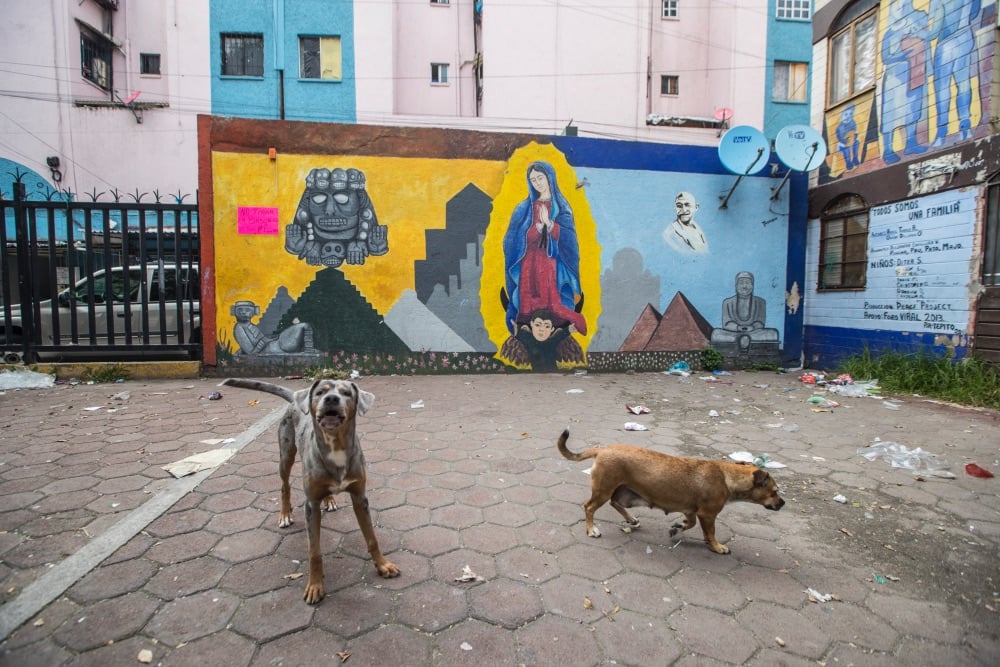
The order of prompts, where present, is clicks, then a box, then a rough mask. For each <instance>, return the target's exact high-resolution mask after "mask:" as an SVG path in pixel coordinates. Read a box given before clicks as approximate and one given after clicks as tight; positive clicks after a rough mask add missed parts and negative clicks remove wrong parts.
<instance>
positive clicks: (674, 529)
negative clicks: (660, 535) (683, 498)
mask: <svg viewBox="0 0 1000 667" xmlns="http://www.w3.org/2000/svg"><path fill="white" fill-rule="evenodd" d="M682 530H684V525H683V524H679V523H675V524H674V525H672V526H670V537H677V533H679V532H681V531H682Z"/></svg>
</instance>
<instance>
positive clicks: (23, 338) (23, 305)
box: [0, 181, 201, 363]
mask: <svg viewBox="0 0 1000 667" xmlns="http://www.w3.org/2000/svg"><path fill="white" fill-rule="evenodd" d="M110 194H111V197H112V199H113V201H99V199H100V197H101V196H102V195H98V194H97V193H95V194H94V195H92V196H91V199H92V201H90V202H78V201H73V197H72V195H71V194H70V193H66V192H50V193H48V196H47V197H46V198H45V199H44V201H32V200H30V198H29V197H27V196H26V193H25V187H24V185H23V184H22V183H21V182H20V181H16V182H15V183H14V198H13V200H9V199H3V198H2V197H0V213H2V218H3V221H4V224H3V226H2V227H0V247H2V248H3V255H2V257H0V269H2V272H0V308H2V312H0V353H2V355H3V359H4V361H6V362H8V363H10V362H16V361H20V360H23V361H25V362H35V361H40V360H45V361H67V360H98V361H113V360H125V359H145V360H163V359H176V358H178V357H181V358H187V359H197V358H200V356H201V308H200V304H201V289H200V279H199V266H198V247H199V244H198V204H197V202H196V203H193V204H185V203H184V199H185V198H186V196H184V195H179V194H178V195H176V196H174V195H171V196H169V197H168V199H170V200H172V201H170V202H166V203H165V202H163V201H161V197H160V195H159V194H158V193H156V192H154V193H153V194H152V195H149V194H147V193H141V194H140V193H138V192H136V193H135V194H129V195H124V196H122V195H121V194H120V193H118V192H117V191H113V192H111V193H110Z"/></svg>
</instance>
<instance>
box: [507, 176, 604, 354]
mask: <svg viewBox="0 0 1000 667" xmlns="http://www.w3.org/2000/svg"><path fill="white" fill-rule="evenodd" d="M527 181H528V196H527V198H526V199H524V201H522V202H521V203H519V204H518V205H517V207H515V209H514V212H513V214H512V215H511V218H510V225H509V226H508V228H507V232H506V234H505V235H504V239H503V251H504V264H505V272H504V273H505V290H506V293H505V297H504V298H505V299H506V303H505V304H504V305H505V306H506V309H507V313H506V322H507V328H508V330H509V331H510V333H511V335H516V334H517V331H518V328H519V327H520V326H521V325H523V324H528V323H529V322H530V318H531V314H532V313H533V312H535V311H536V310H538V309H547V310H549V311H551V313H552V315H553V320H554V324H555V326H556V327H557V328H560V327H566V326H568V325H570V324H572V325H573V327H574V328H575V329H576V330H577V331H579V332H580V333H581V334H586V333H587V321H586V320H585V319H584V317H583V315H581V314H580V313H579V312H578V311H577V308H578V307H580V306H581V305H582V304H581V299H582V291H581V288H580V247H579V244H578V240H577V233H576V224H575V221H574V219H573V211H572V209H571V208H570V206H569V202H568V201H566V198H565V197H564V196H563V194H562V192H560V190H559V186H558V184H557V183H556V174H555V170H554V169H553V168H552V165H550V164H548V163H547V162H533V163H532V164H531V165H530V166H529V167H528V171H527Z"/></svg>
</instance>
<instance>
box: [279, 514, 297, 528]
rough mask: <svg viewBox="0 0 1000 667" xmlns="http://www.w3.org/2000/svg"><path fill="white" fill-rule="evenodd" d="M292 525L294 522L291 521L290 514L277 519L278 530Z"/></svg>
mask: <svg viewBox="0 0 1000 667" xmlns="http://www.w3.org/2000/svg"><path fill="white" fill-rule="evenodd" d="M293 523H295V521H293V520H292V515H291V514H282V515H280V516H279V517H278V528H288V527H289V526H290V525H292V524H293Z"/></svg>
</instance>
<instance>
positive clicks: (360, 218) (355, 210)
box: [285, 168, 389, 267]
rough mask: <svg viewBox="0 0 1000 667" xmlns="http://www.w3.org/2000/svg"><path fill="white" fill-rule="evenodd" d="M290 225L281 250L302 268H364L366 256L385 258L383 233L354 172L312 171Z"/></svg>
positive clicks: (386, 242) (386, 246) (385, 233)
mask: <svg viewBox="0 0 1000 667" xmlns="http://www.w3.org/2000/svg"><path fill="white" fill-rule="evenodd" d="M305 180H306V187H305V190H303V192H302V197H301V199H299V207H298V209H297V210H296V211H295V218H294V220H293V221H292V224H290V225H287V226H286V227H285V250H287V251H288V252H289V253H291V254H293V255H297V256H298V258H299V259H305V260H306V263H308V264H311V265H316V266H320V265H322V266H330V267H338V266H340V265H341V264H343V263H344V262H345V261H346V262H347V263H348V264H364V263H365V258H366V257H368V256H369V255H384V254H386V253H387V252H389V240H388V234H389V233H388V230H387V229H386V227H385V225H380V224H379V223H378V218H377V217H376V215H375V207H374V206H373V205H372V201H371V198H370V197H369V196H368V191H367V189H366V186H365V175H364V172H362V171H360V170H358V169H340V168H337V169H333V170H330V169H312V170H310V171H309V174H308V175H307V176H306V179H305Z"/></svg>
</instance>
